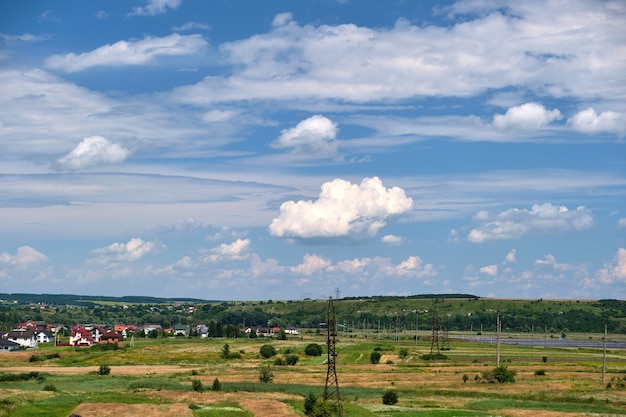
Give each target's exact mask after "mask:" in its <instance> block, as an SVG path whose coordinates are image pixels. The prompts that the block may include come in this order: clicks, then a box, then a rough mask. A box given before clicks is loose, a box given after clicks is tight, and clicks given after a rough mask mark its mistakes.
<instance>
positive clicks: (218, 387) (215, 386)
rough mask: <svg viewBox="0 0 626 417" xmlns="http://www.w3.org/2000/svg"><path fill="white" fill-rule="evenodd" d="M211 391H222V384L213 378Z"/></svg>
mask: <svg viewBox="0 0 626 417" xmlns="http://www.w3.org/2000/svg"><path fill="white" fill-rule="evenodd" d="M211 389H212V390H213V391H221V390H222V383H221V382H220V380H219V379H217V378H215V379H214V380H213V386H212V387H211Z"/></svg>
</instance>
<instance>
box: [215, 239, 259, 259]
mask: <svg viewBox="0 0 626 417" xmlns="http://www.w3.org/2000/svg"><path fill="white" fill-rule="evenodd" d="M250 243H251V241H250V239H237V240H235V241H234V242H232V243H222V244H220V245H218V246H216V247H214V248H213V249H211V255H209V256H208V259H209V260H211V261H214V262H215V261H218V260H222V259H226V260H241V259H246V258H247V257H248V256H249V255H250V254H249V251H250Z"/></svg>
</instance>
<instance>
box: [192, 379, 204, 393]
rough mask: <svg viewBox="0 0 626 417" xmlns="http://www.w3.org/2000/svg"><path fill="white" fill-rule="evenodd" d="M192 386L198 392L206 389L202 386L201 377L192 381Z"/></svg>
mask: <svg viewBox="0 0 626 417" xmlns="http://www.w3.org/2000/svg"><path fill="white" fill-rule="evenodd" d="M191 387H192V388H193V390H194V391H196V392H202V391H204V387H203V386H202V381H200V380H199V379H194V380H193V381H191Z"/></svg>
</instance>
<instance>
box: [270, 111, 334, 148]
mask: <svg viewBox="0 0 626 417" xmlns="http://www.w3.org/2000/svg"><path fill="white" fill-rule="evenodd" d="M336 136H337V125H336V124H335V123H334V122H333V121H331V120H330V119H328V118H326V117H324V116H321V115H315V116H311V117H309V118H308V119H305V120H303V121H301V122H300V123H298V124H297V125H296V127H292V128H290V129H284V130H283V131H282V132H281V135H280V137H279V138H278V139H276V140H275V141H274V142H272V146H273V147H274V148H291V149H293V150H294V151H313V152H321V153H331V152H334V151H335V150H336V148H337V146H336V144H335V142H334V139H335V137H336Z"/></svg>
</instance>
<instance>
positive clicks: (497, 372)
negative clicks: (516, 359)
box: [482, 365, 517, 384]
mask: <svg viewBox="0 0 626 417" xmlns="http://www.w3.org/2000/svg"><path fill="white" fill-rule="evenodd" d="M515 375H517V373H516V372H515V371H511V370H510V369H508V368H507V367H506V365H500V366H497V367H495V368H493V369H492V370H491V371H485V372H483V375H482V380H483V381H485V382H488V383H490V384H493V383H495V382H499V383H501V384H503V383H505V382H515Z"/></svg>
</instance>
